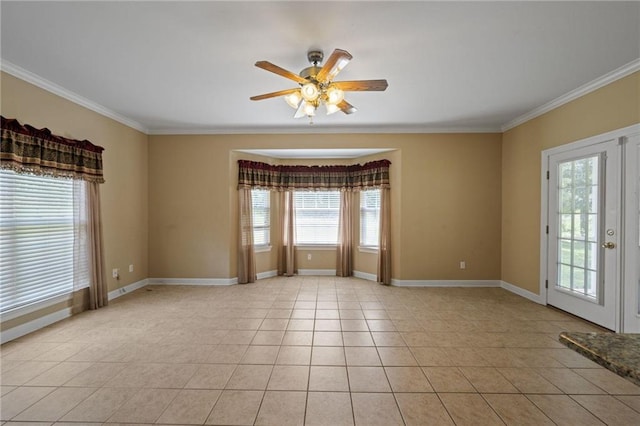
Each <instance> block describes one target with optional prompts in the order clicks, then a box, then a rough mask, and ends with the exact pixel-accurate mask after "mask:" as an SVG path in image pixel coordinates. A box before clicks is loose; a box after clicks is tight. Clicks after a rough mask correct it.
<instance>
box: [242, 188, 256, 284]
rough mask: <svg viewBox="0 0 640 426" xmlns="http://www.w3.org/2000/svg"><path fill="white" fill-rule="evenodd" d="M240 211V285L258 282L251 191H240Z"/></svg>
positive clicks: (245, 189)
mask: <svg viewBox="0 0 640 426" xmlns="http://www.w3.org/2000/svg"><path fill="white" fill-rule="evenodd" d="M238 211H239V212H240V219H239V221H238V225H239V231H240V232H239V235H238V283H240V284H246V283H254V282H256V260H255V250H254V248H253V214H252V208H251V189H248V188H242V189H239V190H238Z"/></svg>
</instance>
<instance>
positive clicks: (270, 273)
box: [256, 269, 278, 280]
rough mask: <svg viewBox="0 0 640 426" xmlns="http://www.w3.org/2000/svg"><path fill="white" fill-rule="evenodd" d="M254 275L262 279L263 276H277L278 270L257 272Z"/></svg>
mask: <svg viewBox="0 0 640 426" xmlns="http://www.w3.org/2000/svg"><path fill="white" fill-rule="evenodd" d="M256 275H257V278H258V279H259V280H263V279H265V278H271V277H277V276H278V271H277V270H275V269H274V270H273V271H265V272H258V273H257V274H256Z"/></svg>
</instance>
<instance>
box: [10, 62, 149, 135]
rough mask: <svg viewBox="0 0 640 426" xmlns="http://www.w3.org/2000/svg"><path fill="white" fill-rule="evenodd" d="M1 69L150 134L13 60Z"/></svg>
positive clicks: (124, 118)
mask: <svg viewBox="0 0 640 426" xmlns="http://www.w3.org/2000/svg"><path fill="white" fill-rule="evenodd" d="M0 69H1V70H2V71H4V72H6V73H7V74H11V75H12V76H14V77H17V78H19V79H21V80H24V81H26V82H27V83H31V84H33V85H34V86H37V87H39V88H41V89H44V90H46V91H47V92H51V93H53V94H54V95H58V96H60V97H61V98H64V99H67V100H69V101H71V102H73V103H75V104H77V105H80V106H82V107H85V108H87V109H89V110H91V111H93V112H97V113H98V114H100V115H103V116H105V117H108V118H111V119H112V120H115V121H117V122H118V123H121V124H124V125H125V126H128V127H131V128H133V129H136V130H138V131H140V132H142V133H145V134H149V131H148V129H147V128H146V127H145V126H143V125H142V124H140V123H138V122H137V121H135V120H132V119H130V118H128V117H125V116H124V115H120V114H118V113H117V112H115V111H112V110H110V109H108V108H105V107H103V106H102V105H100V104H98V103H96V102H93V101H91V100H89V99H87V98H85V97H83V96H80V95H78V94H77V93H74V92H72V91H71V90H68V89H65V88H64V87H62V86H59V85H57V84H55V83H53V82H51V81H49V80H46V79H44V78H42V77H40V76H39V75H37V74H34V73H32V72H31V71H27V70H25V69H24V68H21V67H19V66H18V65H15V64H12V63H11V62H9V61H7V60H5V59H3V60H2V63H1V64H0Z"/></svg>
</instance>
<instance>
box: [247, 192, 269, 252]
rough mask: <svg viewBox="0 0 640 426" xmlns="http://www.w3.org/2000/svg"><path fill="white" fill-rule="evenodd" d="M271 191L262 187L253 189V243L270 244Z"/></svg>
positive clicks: (257, 244)
mask: <svg viewBox="0 0 640 426" xmlns="http://www.w3.org/2000/svg"><path fill="white" fill-rule="evenodd" d="M270 201H271V192H270V191H264V190H261V189H252V190H251V208H252V212H253V244H254V245H255V246H268V245H269V244H270V242H271V241H270V229H271V228H270V225H271V202H270Z"/></svg>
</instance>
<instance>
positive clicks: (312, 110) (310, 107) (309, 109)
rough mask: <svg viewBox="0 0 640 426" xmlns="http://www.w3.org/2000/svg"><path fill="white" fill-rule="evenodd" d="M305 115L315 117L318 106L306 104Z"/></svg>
mask: <svg viewBox="0 0 640 426" xmlns="http://www.w3.org/2000/svg"><path fill="white" fill-rule="evenodd" d="M303 111H304V113H305V115H308V116H309V117H313V116H314V115H316V107H315V106H314V105H313V104H306V105H305V106H304V108H303Z"/></svg>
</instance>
